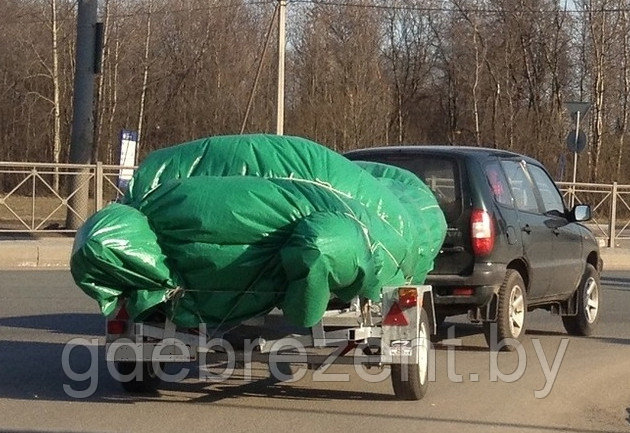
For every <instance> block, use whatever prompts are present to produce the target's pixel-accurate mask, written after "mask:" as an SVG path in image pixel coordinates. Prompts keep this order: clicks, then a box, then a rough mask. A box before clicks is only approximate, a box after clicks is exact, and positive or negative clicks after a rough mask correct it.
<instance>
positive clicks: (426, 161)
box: [351, 154, 462, 223]
mask: <svg viewBox="0 0 630 433" xmlns="http://www.w3.org/2000/svg"><path fill="white" fill-rule="evenodd" d="M351 159H358V160H361V161H371V162H382V163H383V164H389V165H394V166H396V167H400V168H404V169H405V170H409V171H411V172H412V173H414V174H415V175H416V176H418V177H419V178H420V179H422V180H423V181H424V183H426V184H427V185H428V187H429V188H431V190H432V191H433V194H435V197H436V198H437V201H438V203H439V205H440V208H442V211H443V212H444V216H445V217H446V221H447V222H449V223H451V222H454V221H455V220H457V218H458V217H459V216H460V215H461V213H462V204H461V203H462V199H461V192H460V187H459V174H458V170H457V164H456V162H455V160H453V159H451V158H446V157H439V156H433V155H431V156H429V155H426V156H425V155H418V154H415V155H360V156H359V155H358V156H354V155H352V157H351Z"/></svg>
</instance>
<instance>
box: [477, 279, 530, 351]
mask: <svg viewBox="0 0 630 433" xmlns="http://www.w3.org/2000/svg"><path fill="white" fill-rule="evenodd" d="M526 312H527V301H526V298H525V283H524V282H523V278H522V277H521V274H520V273H519V272H518V271H515V270H514V269H508V270H507V273H506V274H505V279H504V280H503V284H502V285H501V288H500V289H499V295H498V308H497V320H496V325H495V322H485V323H484V334H485V337H486V342H487V343H488V346H490V348H491V349H494V348H495V344H497V343H501V341H502V340H504V339H506V338H511V339H514V340H520V339H521V337H522V336H523V334H525V314H526ZM493 325H494V326H496V341H495V340H494V338H492V337H493V336H492V334H493V332H492V328H493ZM503 348H504V349H506V350H511V349H514V347H513V346H512V345H506V346H503Z"/></svg>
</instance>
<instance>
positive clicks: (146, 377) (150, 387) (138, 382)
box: [115, 361, 163, 394]
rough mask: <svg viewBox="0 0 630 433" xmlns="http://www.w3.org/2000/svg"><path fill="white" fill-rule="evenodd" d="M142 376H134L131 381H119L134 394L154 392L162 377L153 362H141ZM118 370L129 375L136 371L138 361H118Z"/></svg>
mask: <svg viewBox="0 0 630 433" xmlns="http://www.w3.org/2000/svg"><path fill="white" fill-rule="evenodd" d="M140 364H142V365H141V374H142V376H141V377H134V378H132V379H131V380H129V381H119V382H120V385H121V386H122V387H123V389H124V390H125V391H127V392H129V393H132V394H145V393H154V392H156V391H157V388H158V386H159V385H160V383H161V382H162V379H160V377H159V376H158V375H157V374H156V372H155V369H154V368H153V363H152V362H141V363H140ZM161 366H162V367H163V364H161ZM115 367H116V371H118V373H120V374H122V375H128V374H131V373H133V372H134V371H135V369H136V362H134V361H118V362H116V363H115Z"/></svg>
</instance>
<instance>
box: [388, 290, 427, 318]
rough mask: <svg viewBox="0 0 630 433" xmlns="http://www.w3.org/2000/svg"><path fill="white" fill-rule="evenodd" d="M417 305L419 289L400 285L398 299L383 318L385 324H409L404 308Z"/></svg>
mask: <svg viewBox="0 0 630 433" xmlns="http://www.w3.org/2000/svg"><path fill="white" fill-rule="evenodd" d="M417 306H419V305H418V289H416V288H415V287H399V288H398V301H397V302H394V303H393V304H392V306H391V307H390V309H389V312H388V313H387V315H386V316H385V319H384V320H383V325H387V326H408V325H409V319H407V316H405V313H404V310H407V309H409V308H413V307H417ZM420 306H422V305H420Z"/></svg>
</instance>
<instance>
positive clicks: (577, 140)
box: [567, 129, 586, 153]
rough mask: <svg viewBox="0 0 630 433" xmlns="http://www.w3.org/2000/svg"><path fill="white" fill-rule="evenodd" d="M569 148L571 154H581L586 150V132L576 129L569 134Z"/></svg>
mask: <svg viewBox="0 0 630 433" xmlns="http://www.w3.org/2000/svg"><path fill="white" fill-rule="evenodd" d="M576 135H577V137H576ZM567 147H568V148H569V150H570V151H571V152H577V153H580V152H581V151H583V150H584V149H585V148H586V134H584V131H582V130H580V131H576V130H575V129H574V130H572V131H571V132H569V135H568V136H567Z"/></svg>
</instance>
